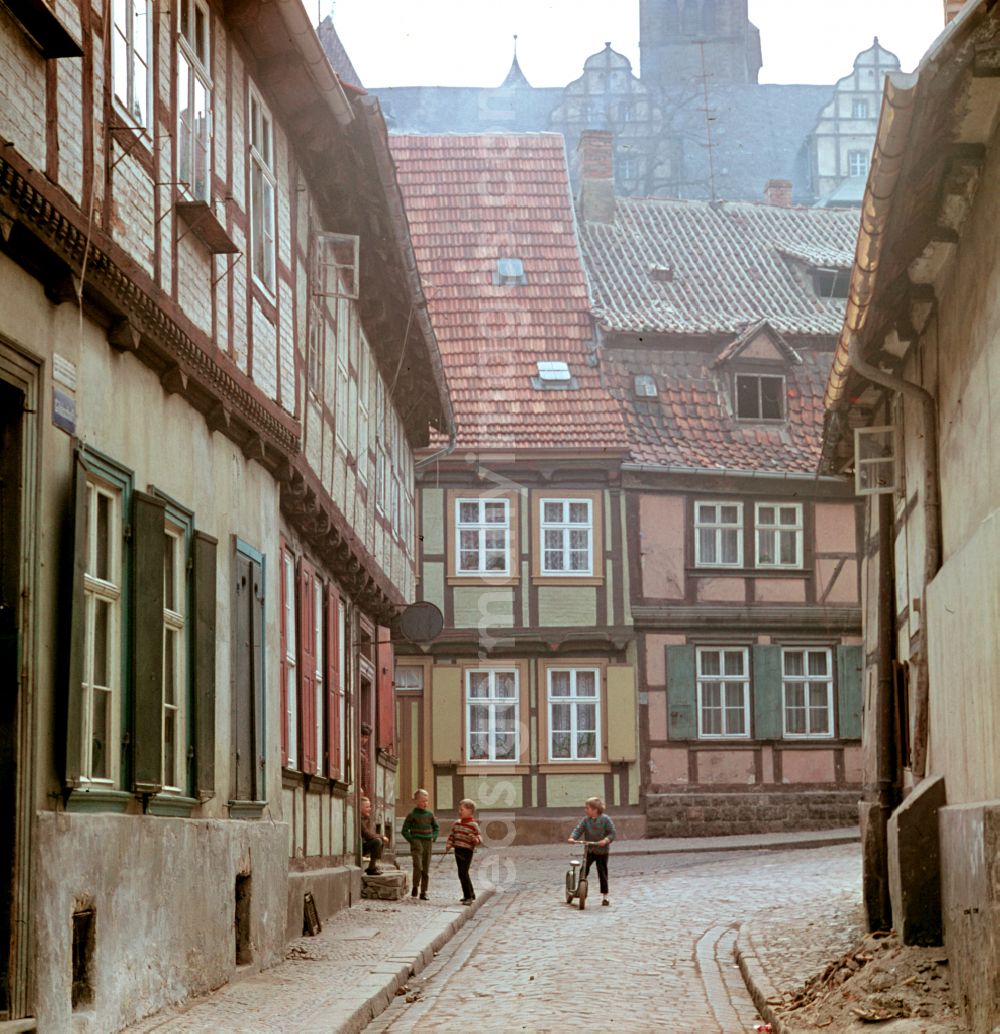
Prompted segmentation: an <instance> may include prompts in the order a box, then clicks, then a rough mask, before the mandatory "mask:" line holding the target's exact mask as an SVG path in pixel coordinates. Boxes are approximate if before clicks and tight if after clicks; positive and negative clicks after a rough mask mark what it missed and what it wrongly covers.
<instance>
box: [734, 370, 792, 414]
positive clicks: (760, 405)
mask: <svg viewBox="0 0 1000 1034" xmlns="http://www.w3.org/2000/svg"><path fill="white" fill-rule="evenodd" d="M765 378H766V379H767V380H773V381H780V382H781V394H780V396H779V397H780V399H781V413H780V414H779V415H778V416H764V392H763V390H762V388H761V382H762V381H763V380H764V379H765ZM741 379H744V380H755V381H756V382H757V416H743V414H741V413H740V380H741ZM733 415H734V416H735V417H736V419H737V420H740V421H743V422H746V423H753V424H783V423H784V422H785V421H786V420H787V419H788V382H787V381H786V380H785V375H784V374H781V373H765V372H757V371H753V372H751V371H748V370H744V371H742V372H740V373H736V374H734V375H733Z"/></svg>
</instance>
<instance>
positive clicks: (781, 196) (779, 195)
mask: <svg viewBox="0 0 1000 1034" xmlns="http://www.w3.org/2000/svg"><path fill="white" fill-rule="evenodd" d="M764 197H766V198H767V203H768V204H769V205H774V206H775V207H776V208H791V207H792V181H791V180H768V181H767V183H766V184H765V185H764Z"/></svg>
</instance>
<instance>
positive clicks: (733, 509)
mask: <svg viewBox="0 0 1000 1034" xmlns="http://www.w3.org/2000/svg"><path fill="white" fill-rule="evenodd" d="M694 548H695V564H696V565H697V566H698V567H742V566H743V504H742V503H726V502H697V503H695V504H694Z"/></svg>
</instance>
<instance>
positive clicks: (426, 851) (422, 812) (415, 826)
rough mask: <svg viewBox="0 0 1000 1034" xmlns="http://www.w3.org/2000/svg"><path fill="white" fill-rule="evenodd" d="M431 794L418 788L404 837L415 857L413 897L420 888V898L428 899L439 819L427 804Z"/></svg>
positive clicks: (405, 823) (405, 826)
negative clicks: (432, 849)
mask: <svg viewBox="0 0 1000 1034" xmlns="http://www.w3.org/2000/svg"><path fill="white" fill-rule="evenodd" d="M430 799H431V795H430V794H429V793H428V792H427V791H426V790H417V792H416V793H415V794H414V795H413V803H414V808H413V810H412V811H411V812H410V814H409V815H407V816H406V818H405V819H403V838H404V839H405V840H406V841H407V842H408V843H409V845H410V857H411V858H412V859H413V889H412V890H411V891H410V896H411V897H414V898H415V897H416V896H417V893H418V888H419V894H420V900H421V901H426V900H427V881H428V880H429V879H430V868H431V845H432V844H433V843H434V841H435V840H437V838H438V824H437V819H436V818H434V812H432V811H431V810H430V809H429V808H428V807H427V805H428V804H429V803H430Z"/></svg>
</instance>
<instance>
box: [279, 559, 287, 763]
mask: <svg viewBox="0 0 1000 1034" xmlns="http://www.w3.org/2000/svg"><path fill="white" fill-rule="evenodd" d="M279 541H280V547H279V549H278V585H279V587H280V592H279V593H278V598H279V600H280V601H281V604H280V605H281V622H280V623H281V686H280V688H279V690H278V696H279V699H280V701H281V721H280V722H279V723H278V724H279V725H280V726H281V764H282V765H287V764H288V669H287V668H286V667H285V657H286V656H287V654H288V650H287V649H286V646H287V632H288V629H287V628H286V620H285V615H286V614H287V613H288V610H287V604H288V601H287V600H286V599H285V540H284V539H280V540H279Z"/></svg>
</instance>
